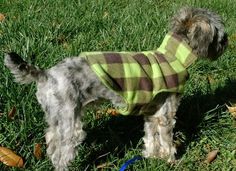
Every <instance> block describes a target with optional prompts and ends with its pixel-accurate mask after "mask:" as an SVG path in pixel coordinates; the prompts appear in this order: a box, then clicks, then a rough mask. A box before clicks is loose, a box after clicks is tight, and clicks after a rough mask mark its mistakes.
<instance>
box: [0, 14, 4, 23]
mask: <svg viewBox="0 0 236 171" xmlns="http://www.w3.org/2000/svg"><path fill="white" fill-rule="evenodd" d="M4 20H5V15H4V14H2V13H0V22H2V21H4Z"/></svg>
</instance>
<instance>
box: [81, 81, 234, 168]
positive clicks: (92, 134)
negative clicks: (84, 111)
mask: <svg viewBox="0 0 236 171" xmlns="http://www.w3.org/2000/svg"><path fill="white" fill-rule="evenodd" d="M235 89H236V81H229V82H228V83H227V84H226V86H225V87H223V88H220V89H217V90H216V91H215V93H214V94H213V93H212V94H207V95H202V93H201V92H198V93H195V94H194V96H187V97H185V98H183V100H182V102H181V105H180V107H179V110H178V113H177V122H176V127H175V131H180V132H182V133H183V134H184V135H185V137H186V139H185V140H184V143H183V145H182V146H181V147H180V148H179V149H178V156H177V157H178V158H179V157H181V156H182V155H183V154H184V153H185V151H186V147H187V146H188V144H189V143H190V142H192V141H196V140H197V139H198V133H199V131H200V130H201V129H202V128H201V127H199V124H201V123H202V121H203V119H204V116H205V113H206V112H208V111H209V110H212V109H213V108H215V107H216V106H217V105H223V104H225V103H227V102H228V101H230V100H231V99H233V98H235V97H236V91H235ZM215 122H217V118H216V120H215ZM95 124H96V123H95ZM143 124H144V121H143V117H142V116H140V117H135V116H126V117H124V116H116V117H111V118H110V119H108V120H106V121H104V122H102V123H101V124H100V125H99V124H98V125H99V126H95V127H94V128H93V129H91V128H89V126H88V128H86V131H87V134H88V135H87V138H86V140H85V142H84V145H85V148H87V149H85V151H84V153H86V154H84V156H86V157H84V159H83V160H82V161H80V162H79V163H80V168H81V169H84V170H90V169H92V168H91V167H93V165H94V164H95V165H99V164H101V163H104V162H107V157H109V156H110V155H112V156H113V158H114V159H116V158H123V157H124V155H125V152H126V150H127V149H129V148H136V147H137V146H138V147H139V144H138V143H139V142H140V139H141V138H142V137H143V135H144V132H143ZM80 151H81V152H80V153H83V152H82V150H80ZM137 155H138V154H137ZM79 156H81V154H79ZM82 156H83V154H82Z"/></svg>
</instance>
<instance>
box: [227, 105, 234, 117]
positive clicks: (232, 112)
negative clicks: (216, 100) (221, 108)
mask: <svg viewBox="0 0 236 171" xmlns="http://www.w3.org/2000/svg"><path fill="white" fill-rule="evenodd" d="M226 107H227V108H228V111H229V113H230V114H231V115H232V116H233V118H235V119H236V106H235V105H233V106H232V107H230V106H228V105H226Z"/></svg>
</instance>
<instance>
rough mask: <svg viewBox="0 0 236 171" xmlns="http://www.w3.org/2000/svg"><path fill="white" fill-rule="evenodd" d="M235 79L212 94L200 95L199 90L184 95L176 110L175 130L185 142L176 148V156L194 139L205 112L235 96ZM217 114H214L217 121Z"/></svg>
mask: <svg viewBox="0 0 236 171" xmlns="http://www.w3.org/2000/svg"><path fill="white" fill-rule="evenodd" d="M235 90H236V80H235V81H228V82H227V83H226V85H225V86H224V87H223V88H218V89H216V90H215V91H214V93H212V94H207V95H202V94H201V92H199V93H195V94H194V96H189V97H185V98H184V99H183V100H182V102H181V105H180V107H179V110H178V112H177V118H178V119H177V122H176V127H175V131H181V132H183V134H184V135H185V138H186V140H185V142H184V144H183V145H181V147H180V148H179V149H178V156H177V157H181V156H182V155H183V153H185V151H186V147H187V146H188V144H189V143H190V142H192V141H196V140H197V139H198V138H199V137H198V133H199V131H200V130H201V129H204V128H202V127H199V125H200V124H201V123H202V122H203V120H204V117H205V114H206V112H208V111H210V110H212V109H214V108H215V107H216V106H217V105H224V104H226V103H228V102H229V101H230V100H233V99H235V98H236V91H235ZM218 117H219V116H214V118H215V120H212V121H211V122H218V119H219V118H218Z"/></svg>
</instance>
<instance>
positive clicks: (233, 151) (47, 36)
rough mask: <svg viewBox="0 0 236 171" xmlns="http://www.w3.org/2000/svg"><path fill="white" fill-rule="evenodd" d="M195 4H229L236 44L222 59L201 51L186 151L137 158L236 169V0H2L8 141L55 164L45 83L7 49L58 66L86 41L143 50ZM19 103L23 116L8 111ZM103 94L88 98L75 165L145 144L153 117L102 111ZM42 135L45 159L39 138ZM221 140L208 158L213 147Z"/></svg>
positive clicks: (103, 160) (119, 159) (188, 110)
mask: <svg viewBox="0 0 236 171" xmlns="http://www.w3.org/2000/svg"><path fill="white" fill-rule="evenodd" d="M185 5H191V6H195V7H204V8H209V9H211V10H214V11H216V12H217V13H219V14H220V15H221V16H222V18H223V20H224V21H225V27H226V31H227V33H228V35H229V39H230V45H229V47H228V49H227V51H226V52H225V53H224V55H223V56H222V57H221V58H219V59H218V60H217V61H215V62H213V63H210V62H209V61H198V62H197V64H196V65H195V66H193V67H192V68H190V74H191V77H190V80H189V81H188V83H187V85H186V89H185V93H184V97H183V101H182V103H181V106H180V108H179V112H178V120H177V125H176V132H177V133H178V135H179V136H180V137H181V138H182V139H183V143H182V146H181V148H180V150H179V155H178V157H179V161H178V162H177V164H176V165H169V164H167V163H166V162H165V161H163V160H154V159H145V160H142V161H138V162H137V163H135V164H134V165H131V166H130V167H129V170H134V171H152V170H153V171H157V170H158V171H169V170H176V171H188V170H189V171H192V170H202V171H206V170H209V171H212V170H227V171H233V170H236V121H235V120H234V119H233V118H232V116H231V115H230V114H229V113H228V112H227V109H226V106H225V104H229V102H231V101H235V100H236V1H235V0H208V1H200V0H199V1H197V0H186V1H183V0H143V1H141V0H132V1H131V0H109V1H108V0H77V1H76V0H68V1H66V0H57V1H55V0H0V13H2V14H4V15H5V20H4V21H1V22H0V113H1V114H0V146H4V147H7V148H10V149H12V150H14V151H15V152H16V153H17V154H19V155H20V156H22V157H23V159H24V161H25V168H24V169H17V168H11V167H8V166H5V165H4V164H2V163H0V170H1V171H4V170H27V171H33V170H42V171H45V170H53V167H52V165H51V162H50V160H49V159H48V157H47V156H46V144H45V139H44V129H45V128H46V123H45V122H44V116H43V112H42V110H41V108H40V106H39V105H38V103H37V101H36V97H35V91H36V89H35V85H34V84H31V85H18V84H16V83H14V81H13V77H12V75H11V74H10V73H9V71H8V69H6V68H5V67H4V65H3V57H4V52H9V51H15V52H17V53H19V54H20V55H22V56H23V57H24V59H25V60H27V61H29V62H31V63H34V64H36V65H38V66H39V67H42V68H49V67H51V66H53V65H54V64H56V63H57V62H58V61H60V60H61V59H63V58H65V57H69V56H78V54H79V53H80V52H81V51H102V50H106V51H108V50H110V51H124V50H127V51H128V50H129V51H141V50H153V49H156V48H157V47H158V45H159V44H160V42H161V41H162V39H163V37H164V35H165V33H167V31H168V21H169V19H170V17H171V16H172V14H173V13H175V12H176V11H177V10H178V9H179V8H181V7H182V6H185ZM13 106H15V107H16V109H17V112H16V114H15V116H14V119H10V118H9V117H8V112H9V111H10V110H11V108H12V107H13ZM109 106H110V104H109V103H106V102H101V104H97V105H96V106H89V107H87V108H86V115H85V118H84V122H85V123H86V125H85V129H86V131H87V132H88V137H87V139H86V140H85V142H84V143H83V144H82V145H80V146H79V147H78V156H77V158H76V159H75V161H74V162H73V163H72V166H71V170H77V171H84V170H86V171H88V170H103V171H104V170H114V171H115V170H118V169H119V168H120V166H121V165H122V164H123V163H124V162H125V161H127V160H128V159H131V158H132V157H134V156H136V155H140V154H141V150H142V140H141V137H142V136H143V131H142V129H143V121H142V118H139V117H137V118H136V117H135V118H133V117H121V116H117V117H111V116H105V114H104V115H100V116H98V115H97V114H96V111H97V110H98V107H102V108H103V109H106V108H107V107H109ZM36 143H41V144H42V153H43V156H42V158H41V159H39V160H38V159H37V158H36V157H35V156H34V154H33V150H34V145H35V144H36ZM214 149H219V154H218V155H217V158H216V160H215V161H214V162H212V163H211V164H207V163H206V162H205V158H206V155H207V153H208V152H210V151H211V150H214Z"/></svg>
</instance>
